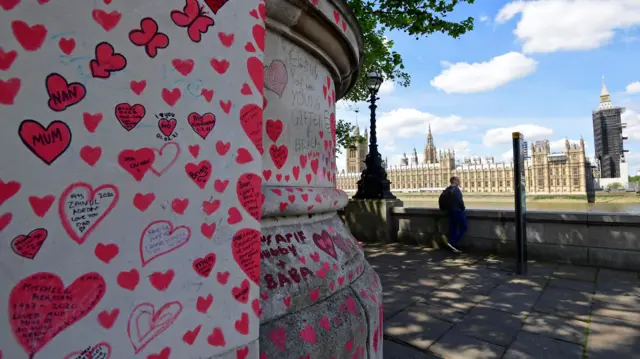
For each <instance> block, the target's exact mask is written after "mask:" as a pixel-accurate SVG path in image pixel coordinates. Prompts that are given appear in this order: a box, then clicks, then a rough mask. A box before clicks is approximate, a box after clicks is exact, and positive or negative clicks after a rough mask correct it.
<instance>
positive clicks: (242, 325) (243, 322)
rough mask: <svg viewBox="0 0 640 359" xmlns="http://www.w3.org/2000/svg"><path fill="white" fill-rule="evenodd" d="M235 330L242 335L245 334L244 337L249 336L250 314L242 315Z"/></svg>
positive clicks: (236, 323)
mask: <svg viewBox="0 0 640 359" xmlns="http://www.w3.org/2000/svg"><path fill="white" fill-rule="evenodd" d="M235 328H236V330H237V331H238V333H240V334H243V335H247V334H249V314H248V313H242V314H241V315H240V319H238V320H236V322H235Z"/></svg>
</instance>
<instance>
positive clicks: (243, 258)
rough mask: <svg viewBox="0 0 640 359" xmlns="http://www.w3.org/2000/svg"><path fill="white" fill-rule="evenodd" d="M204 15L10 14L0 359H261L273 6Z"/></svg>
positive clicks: (79, 9) (211, 6)
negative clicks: (266, 65)
mask: <svg viewBox="0 0 640 359" xmlns="http://www.w3.org/2000/svg"><path fill="white" fill-rule="evenodd" d="M207 4H208V5H207ZM207 4H205V3H204V2H200V3H198V1H196V0H175V1H166V0H154V1H150V0H128V1H121V0H113V1H111V0H103V1H80V0H63V1H48V0H41V1H26V0H15V1H8V2H7V1H4V2H2V4H0V6H1V7H2V8H3V9H1V10H0V19H1V21H0V26H1V27H2V30H1V31H0V44H2V47H3V48H2V49H0V118H1V119H2V123H3V130H2V131H1V132H0V152H1V153H2V155H1V156H0V239H1V241H0V245H1V248H0V268H1V270H0V293H1V294H0V308H2V310H1V311H0V329H1V332H2V334H3V335H2V336H0V357H3V358H8V359H27V358H35V359H48V358H51V359H54V358H55V359H58V358H61V359H62V358H64V359H87V358H91V359H97V358H101V359H109V358H110V359H125V358H164V359H167V358H171V359H178V358H185V359H186V358H212V357H215V358H258V357H259V353H258V341H257V340H258V330H259V319H258V318H259V314H260V301H259V285H260V275H259V274H260V273H259V262H258V261H259V250H260V222H259V221H260V218H261V207H260V205H261V202H262V196H261V192H260V190H261V176H262V164H261V161H262V159H261V154H262V106H263V96H262V92H263V87H262V85H263V67H262V66H263V65H262V59H263V52H262V51H263V49H264V46H265V36H264V33H265V29H264V20H263V19H264V18H265V5H264V4H263V3H261V2H259V1H258V0H242V1H238V0H236V1H228V2H227V1H212V2H209V1H208V2H207ZM214 22H215V24H214ZM309 238H311V237H309ZM292 305H293V304H292Z"/></svg>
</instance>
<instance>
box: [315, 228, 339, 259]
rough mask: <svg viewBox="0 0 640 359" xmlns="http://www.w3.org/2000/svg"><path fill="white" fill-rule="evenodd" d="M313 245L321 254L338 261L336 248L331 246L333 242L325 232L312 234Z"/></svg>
mask: <svg viewBox="0 0 640 359" xmlns="http://www.w3.org/2000/svg"><path fill="white" fill-rule="evenodd" d="M313 243H315V244H316V246H318V248H320V249H321V250H322V251H323V252H325V253H327V254H328V255H330V256H332V257H333V258H334V259H338V254H337V253H336V247H335V246H334V244H333V240H331V235H330V234H329V232H327V231H326V230H322V233H320V234H317V233H314V234H313Z"/></svg>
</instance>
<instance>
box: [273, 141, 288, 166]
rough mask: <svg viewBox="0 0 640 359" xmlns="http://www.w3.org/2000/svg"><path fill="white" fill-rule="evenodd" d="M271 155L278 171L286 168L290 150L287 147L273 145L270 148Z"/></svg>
mask: <svg viewBox="0 0 640 359" xmlns="http://www.w3.org/2000/svg"><path fill="white" fill-rule="evenodd" d="M269 154H270V155H271V160H272V161H273V164H274V165H275V166H276V168H277V169H281V168H282V167H284V164H285V163H286V162H287V158H288V157H289V149H288V148H287V146H286V145H281V146H279V147H278V146H276V145H271V147H269Z"/></svg>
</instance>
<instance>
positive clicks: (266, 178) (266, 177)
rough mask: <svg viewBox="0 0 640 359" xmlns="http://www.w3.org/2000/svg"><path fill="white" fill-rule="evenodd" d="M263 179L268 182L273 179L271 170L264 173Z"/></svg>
mask: <svg viewBox="0 0 640 359" xmlns="http://www.w3.org/2000/svg"><path fill="white" fill-rule="evenodd" d="M262 177H263V178H264V180H265V181H268V180H269V178H271V170H264V171H262Z"/></svg>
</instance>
